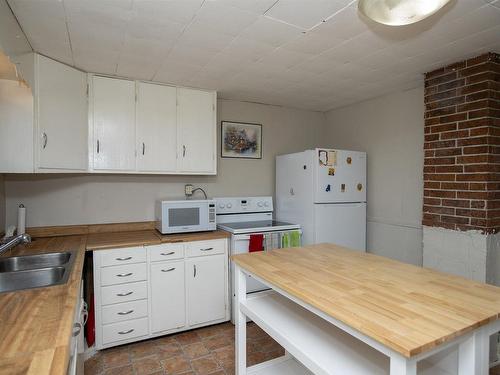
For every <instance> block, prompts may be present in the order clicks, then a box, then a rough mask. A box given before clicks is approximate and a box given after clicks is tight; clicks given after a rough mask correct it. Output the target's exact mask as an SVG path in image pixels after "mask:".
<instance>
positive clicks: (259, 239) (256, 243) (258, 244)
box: [248, 234, 264, 253]
mask: <svg viewBox="0 0 500 375" xmlns="http://www.w3.org/2000/svg"><path fill="white" fill-rule="evenodd" d="M263 242H264V236H263V235H262V234H251V235H250V241H249V242H248V252H249V253H253V252H256V251H262V250H264V248H263V246H262V243H263Z"/></svg>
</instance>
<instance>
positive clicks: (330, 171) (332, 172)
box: [328, 168, 335, 176]
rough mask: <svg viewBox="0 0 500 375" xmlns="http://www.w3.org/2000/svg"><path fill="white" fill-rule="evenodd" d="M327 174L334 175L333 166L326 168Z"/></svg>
mask: <svg viewBox="0 0 500 375" xmlns="http://www.w3.org/2000/svg"><path fill="white" fill-rule="evenodd" d="M328 176H335V168H328Z"/></svg>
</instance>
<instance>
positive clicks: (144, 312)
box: [94, 239, 230, 350]
mask: <svg viewBox="0 0 500 375" xmlns="http://www.w3.org/2000/svg"><path fill="white" fill-rule="evenodd" d="M206 249H210V250H206ZM120 251H123V253H120ZM127 262H135V263H127ZM123 263H125V264H123ZM94 295H95V301H94V302H95V312H96V313H95V322H96V327H95V331H96V348H97V349H98V350H99V349H105V348H109V347H112V346H116V345H122V344H125V343H129V342H133V341H138V340H144V339H146V338H149V337H154V336H160V335H164V334H170V333H174V332H179V331H183V330H188V329H192V328H195V327H201V326H204V325H209V324H216V323H221V322H224V321H227V320H229V318H230V316H229V303H228V296H229V293H228V242H227V240H226V239H218V240H209V241H193V242H186V243H175V244H161V245H151V246H139V247H133V248H131V247H129V248H124V249H109V250H97V251H94Z"/></svg>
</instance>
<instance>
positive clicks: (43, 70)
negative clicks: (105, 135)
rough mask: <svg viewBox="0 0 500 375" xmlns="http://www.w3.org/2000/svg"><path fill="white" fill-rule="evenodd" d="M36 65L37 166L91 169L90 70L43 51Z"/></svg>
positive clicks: (44, 167) (40, 167)
mask: <svg viewBox="0 0 500 375" xmlns="http://www.w3.org/2000/svg"><path fill="white" fill-rule="evenodd" d="M35 69H36V71H35V80H36V83H35V123H36V129H37V131H36V133H35V134H36V139H35V144H36V145H37V152H38V154H37V156H38V162H37V165H36V167H37V168H39V169H63V170H76V171H85V170H87V162H88V157H87V152H88V121H87V114H88V109H87V108H88V107H87V74H86V73H83V72H81V71H79V70H76V69H73V68H71V67H69V66H67V65H64V64H61V63H58V62H57V61H54V60H51V59H49V58H46V57H44V56H41V55H36V58H35Z"/></svg>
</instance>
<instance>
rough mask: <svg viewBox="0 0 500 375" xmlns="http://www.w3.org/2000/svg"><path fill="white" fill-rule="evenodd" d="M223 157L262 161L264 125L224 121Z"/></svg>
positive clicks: (222, 124) (222, 133) (222, 134)
mask: <svg viewBox="0 0 500 375" xmlns="http://www.w3.org/2000/svg"><path fill="white" fill-rule="evenodd" d="M221 157H222V158H228V159H257V160H258V159H262V124H255V123H250V122H238V121H222V122H221Z"/></svg>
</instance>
